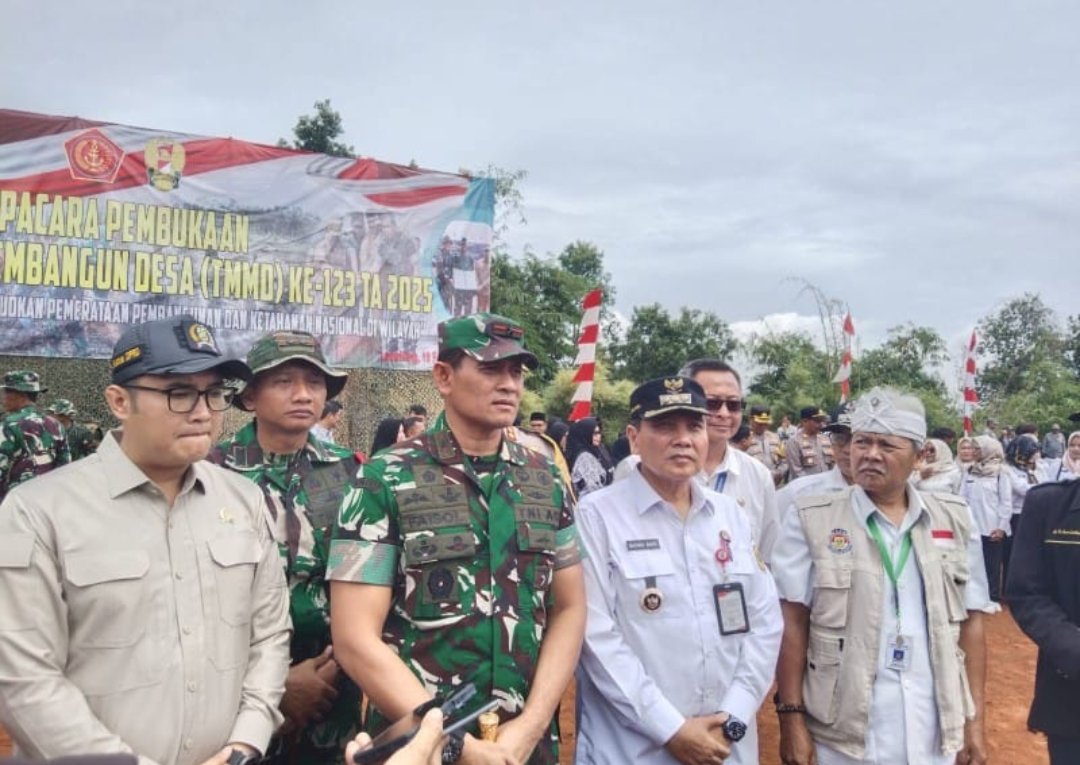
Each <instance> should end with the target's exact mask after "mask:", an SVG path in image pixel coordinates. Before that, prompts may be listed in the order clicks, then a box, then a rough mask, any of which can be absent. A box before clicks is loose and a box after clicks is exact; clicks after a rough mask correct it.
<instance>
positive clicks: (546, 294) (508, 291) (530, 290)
mask: <svg viewBox="0 0 1080 765" xmlns="http://www.w3.org/2000/svg"><path fill="white" fill-rule="evenodd" d="M587 289H588V287H587V285H586V284H585V283H584V281H583V280H582V279H581V277H579V276H576V275H574V274H572V273H569V272H568V271H566V270H565V269H563V268H561V267H560V266H559V264H558V262H557V261H556V260H555V259H554V258H550V257H549V258H540V257H538V256H536V255H533V254H531V253H528V254H526V255H525V257H524V258H522V259H521V260H520V261H515V260H513V259H511V257H510V256H509V255H508V254H506V253H505V252H502V253H499V252H496V253H493V254H492V256H491V310H492V311H493V312H494V313H498V314H502V315H503V316H508V317H510V318H512V319H516V320H517V321H519V322H520V323H521V325H522V326H523V327H524V328H525V342H526V344H527V345H528V347H529V349H530V350H532V351H533V353H535V354H536V355H537V357H538V358H539V359H540V366H539V367H538V368H537V369H536V371H535V372H533V373H532V374H531V375H529V379H528V385H529V387H530V388H531V389H533V390H539V389H540V388H543V387H544V386H545V385H546V384H547V383H549V382H550V381H551V380H552V379H553V378H554V377H555V373H556V372H557V371H558V370H559V367H560V366H562V365H564V364H569V363H570V362H571V361H573V358H574V353H575V350H576V349H575V345H574V343H575V341H576V339H577V338H576V337H574V335H575V332H576V330H577V324H578V322H579V320H580V316H581V298H582V297H583V296H584V295H585V292H586V291H587Z"/></svg>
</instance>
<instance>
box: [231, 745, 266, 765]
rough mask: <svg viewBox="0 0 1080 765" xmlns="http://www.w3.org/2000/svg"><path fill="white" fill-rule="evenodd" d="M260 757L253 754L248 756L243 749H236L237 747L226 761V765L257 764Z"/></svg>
mask: <svg viewBox="0 0 1080 765" xmlns="http://www.w3.org/2000/svg"><path fill="white" fill-rule="evenodd" d="M257 759H259V758H258V757H256V756H255V755H253V754H248V753H247V752H245V751H244V750H243V749H236V748H235V747H234V748H233V750H232V751H231V752H229V756H228V758H227V759H226V760H225V763H226V765H250V764H251V763H253V762H255V761H256V760H257Z"/></svg>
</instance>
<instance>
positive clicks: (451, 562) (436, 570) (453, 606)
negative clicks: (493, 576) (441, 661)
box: [401, 528, 476, 628]
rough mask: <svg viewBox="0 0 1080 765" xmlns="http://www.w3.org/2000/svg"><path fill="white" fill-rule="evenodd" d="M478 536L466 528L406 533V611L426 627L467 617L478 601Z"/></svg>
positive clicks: (403, 573)
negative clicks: (476, 574)
mask: <svg viewBox="0 0 1080 765" xmlns="http://www.w3.org/2000/svg"><path fill="white" fill-rule="evenodd" d="M475 561H476V538H475V537H474V536H473V533H472V531H470V530H467V529H464V528H462V529H457V530H452V529H440V530H439V531H438V532H431V531H421V532H417V533H414V534H407V535H406V536H405V539H404V554H403V555H402V557H401V565H402V575H403V576H404V579H405V598H404V608H405V611H406V612H407V613H408V614H409V616H410V617H411V618H412V620H413V622H414V623H416V624H417V626H420V627H421V628H423V627H424V623H427V622H434V623H435V624H432V625H431V626H432V627H434V626H440V627H442V626H446V625H448V624H452V623H455V622H457V621H460V620H461V619H462V618H464V617H465V616H466V615H467V614H468V613H470V612H471V611H472V610H473V607H474V604H475V602H476V581H475V575H474V571H473V566H474V565H475Z"/></svg>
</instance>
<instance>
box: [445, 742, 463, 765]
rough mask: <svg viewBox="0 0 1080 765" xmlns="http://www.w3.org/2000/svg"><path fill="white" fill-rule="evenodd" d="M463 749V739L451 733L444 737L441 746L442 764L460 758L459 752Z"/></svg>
mask: <svg viewBox="0 0 1080 765" xmlns="http://www.w3.org/2000/svg"><path fill="white" fill-rule="evenodd" d="M464 749H465V739H464V738H462V737H461V736H458V735H456V734H455V735H452V736H450V737H448V738H447V739H446V743H445V744H443V748H442V761H443V765H450V763H452V762H457V761H458V760H460V759H461V752H462V751H463V750H464Z"/></svg>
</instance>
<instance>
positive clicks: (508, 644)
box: [328, 313, 585, 765]
mask: <svg viewBox="0 0 1080 765" xmlns="http://www.w3.org/2000/svg"><path fill="white" fill-rule="evenodd" d="M522 338H523V331H522V329H521V327H520V326H519V325H517V324H516V323H515V322H513V321H511V320H509V319H505V318H502V317H499V316H494V315H491V314H483V313H481V314H473V315H470V316H465V317H462V318H457V319H451V320H448V321H446V322H443V323H442V324H440V325H439V361H438V362H437V363H436V364H435V367H434V369H433V370H432V375H433V378H434V382H435V386H436V388H437V389H438V391H439V394H440V396H441V397H442V399H443V403H444V405H445V410H444V412H443V414H441V415H440V416H439V417H438V419H437V420H436V421H435V423H434V424H433V425H432V427H431V429H430V430H428V431H427V432H426V433H424V434H422V435H421V436H419V437H417V438H414V439H412V440H410V441H406V442H403V443H400V444H397V445H396V446H394V447H392V448H390V449H387V450H386V451H384V452H382V453H381V454H380V455H379V456H378V457H377V458H376V459H374V460H373V461H372V462H371V463H369V464H367V465H365V466H364V468H363V473H362V475H363V477H362V479H361V481H360V486H359V487H358V488H357V490H356V491H355V494H354V496H353V497H352V501H351V502H350V503H348V504H347V505H346V506H344V507H343V510H342V513H341V515H340V516H339V518H338V524H337V526H336V527H335V529H334V541H333V543H332V545H331V549H330V563H329V566H328V578H329V579H330V580H331V582H332V583H331V588H330V589H331V594H332V605H331V622H332V624H333V631H334V650H335V652H336V655H337V656H338V658H339V660H340V661H341V663H342V666H343V667H344V668H345V670H346V671H347V672H348V673H349V674H350V675H352V676H353V677H354V678H355V679H357V680H358V681H359V682H360V683H361V685H363V687H364V691H365V693H366V694H367V695H368V697H369V699H370V701H371V706H370V708H369V714H368V718H367V720H366V721H365V727H366V728H367V729H368V730H369V731H372V732H375V731H378V730H379V729H380V728H382V727H384V726H385V724H386V723H387V722H388V721H392V720H395V719H397V718H399V717H402V716H405V715H407V714H409V713H410V712H411V711H412V710H415V709H416V708H417V707H418V706H420V705H422V704H423V703H425V702H426V701H427V700H429V699H430V698H432V697H438V696H445V695H446V694H447V693H448V692H450V691H451V690H452V689H454V688H455V687H457V686H459V685H461V684H463V683H467V682H472V683H474V684H475V685H476V688H477V690H478V694H477V696H476V697H475V698H474V705H479V704H480V703H482V702H483V701H485V700H486V699H488V698H495V699H497V700H498V701H499V702H500V709H499V718H500V725H499V728H498V732H497V738H496V740H495V741H482V740H479V739H477V738H474V737H473V736H472V735H468V736H465V737H464V742H463V743H462V741H461V739H450V740H449V741H448V743H447V746H446V749H444V752H443V761H444V762H455V761H458V760H459V758H460V761H461V762H463V763H500V764H505V763H525V762H527V763H533V764H535V765H555V763H557V762H558V727H557V719H556V715H555V713H556V710H557V707H558V703H559V700H560V698H561V696H562V694H563V692H564V691H565V689H566V687H567V685H568V683H569V681H570V678H571V676H572V673H573V670H574V667H575V665H576V664H577V658H578V653H579V651H580V648H581V640H582V636H583V631H584V623H585V600H584V585H583V579H582V570H581V565H580V562H581V551H580V546H579V542H578V537H577V530H576V527H575V525H574V515H573V510H572V506H571V501H570V499H569V494H568V492H567V489H566V487H565V485H564V483H563V480H562V477H561V476H560V474H559V471H558V469H557V468H556V467H555V465H554V464H553V463H552V462H551V461H550V460H549V459H548V458H546V457H545V456H544V455H542V454H540V453H539V452H535V451H532V450H530V449H527V448H524V447H523V446H522V445H521V444H520V443H516V442H514V441H511V440H509V439H507V438H505V437H504V428H506V427H507V426H509V425H510V424H511V423H512V422H513V421H514V417H515V415H516V413H517V408H518V404H519V403H520V400H521V394H522V390H523V377H522V366H528V367H530V368H534V367H535V366H536V363H537V360H536V357H535V356H534V355H533V354H532V353H530V352H529V351H527V350H525V348H524V346H523V345H522V342H521V341H522ZM384 641H385V642H384ZM474 732H475V730H474Z"/></svg>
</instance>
